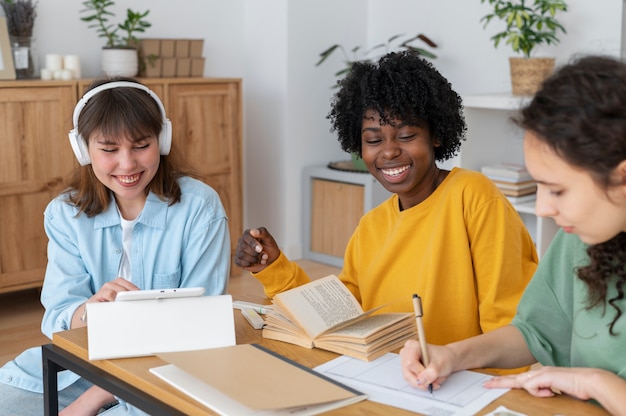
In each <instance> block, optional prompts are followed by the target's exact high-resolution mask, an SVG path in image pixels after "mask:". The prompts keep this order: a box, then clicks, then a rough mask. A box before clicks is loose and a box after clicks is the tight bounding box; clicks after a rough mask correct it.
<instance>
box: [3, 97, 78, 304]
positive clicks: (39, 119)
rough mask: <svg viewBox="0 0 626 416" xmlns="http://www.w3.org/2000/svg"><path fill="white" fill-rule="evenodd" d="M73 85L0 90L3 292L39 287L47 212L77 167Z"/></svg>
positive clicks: (44, 253) (43, 256)
mask: <svg viewBox="0 0 626 416" xmlns="http://www.w3.org/2000/svg"><path fill="white" fill-rule="evenodd" d="M75 100H76V87H75V86H73V85H65V86H58V87H57V86H54V87H34V86H28V87H4V88H0V147H1V148H2V151H1V152H0V237H1V238H0V292H6V291H12V290H19V289H24V288H29V287H38V286H41V284H42V282H43V277H44V272H45V267H46V262H47V257H46V245H47V238H46V235H45V232H44V228H43V211H44V209H45V207H46V205H47V204H48V202H50V200H51V199H52V198H53V197H54V196H55V195H56V194H57V193H58V191H59V189H58V185H60V184H61V181H62V180H63V179H64V177H65V176H66V175H67V174H68V173H69V171H70V170H71V169H72V168H74V167H75V166H76V163H75V160H74V156H73V153H72V150H71V147H70V145H69V143H68V139H67V134H68V132H69V130H70V129H71V127H72V125H71V124H72V121H71V116H72V111H73V108H74V102H75Z"/></svg>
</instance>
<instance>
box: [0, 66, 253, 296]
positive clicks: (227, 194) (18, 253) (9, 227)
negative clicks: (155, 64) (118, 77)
mask: <svg viewBox="0 0 626 416" xmlns="http://www.w3.org/2000/svg"><path fill="white" fill-rule="evenodd" d="M141 81H142V82H143V83H145V84H146V85H148V86H149V87H150V88H151V89H153V90H154V92H155V93H156V94H157V95H159V97H160V98H161V100H162V101H163V104H164V106H165V108H166V112H167V115H168V118H169V119H170V120H171V121H172V127H173V146H174V147H176V149H177V150H178V151H179V152H180V153H181V154H182V155H183V157H184V158H186V160H187V161H188V162H189V163H190V164H191V165H192V167H193V168H194V169H195V170H196V171H197V173H198V174H199V175H200V177H201V179H202V180H204V181H205V182H207V183H208V184H209V185H211V186H212V187H213V188H214V189H215V190H216V191H217V192H218V193H219V195H220V198H221V200H222V203H223V204H224V207H225V209H226V213H227V215H228V218H229V228H230V235H231V254H232V252H234V248H235V247H236V244H237V239H238V238H239V236H240V235H241V232H242V231H243V229H242V222H243V219H242V218H243V214H242V209H243V206H242V179H241V178H242V172H241V131H242V117H241V80H240V79H208V78H173V79H167V78H146V79H142V80H141ZM89 83H90V80H80V81H39V80H32V81H3V82H0V146H1V147H2V151H1V152H0V293H2V292H9V291H15V290H20V289H26V288H32V287H39V286H41V284H42V282H43V277H44V273H45V267H46V262H47V257H46V246H47V238H46V235H45V232H44V229H43V211H44V208H45V207H46V205H47V204H48V202H49V201H50V200H51V199H52V198H53V197H54V196H55V195H56V194H57V192H58V188H57V185H59V184H60V183H61V181H62V180H63V179H64V177H65V176H66V175H67V174H68V173H69V172H70V171H71V170H72V169H73V168H74V167H76V166H77V163H76V161H75V159H74V155H73V153H72V151H71V148H70V146H69V143H68V138H67V134H68V132H69V131H70V130H71V128H72V127H73V126H72V112H73V110H74V106H75V105H76V102H77V101H78V98H79V96H80V95H79V94H82V92H83V91H84V89H85V88H86V86H87V85H88V84H89ZM231 259H232V257H231ZM235 270H236V269H235V268H234V267H233V271H235Z"/></svg>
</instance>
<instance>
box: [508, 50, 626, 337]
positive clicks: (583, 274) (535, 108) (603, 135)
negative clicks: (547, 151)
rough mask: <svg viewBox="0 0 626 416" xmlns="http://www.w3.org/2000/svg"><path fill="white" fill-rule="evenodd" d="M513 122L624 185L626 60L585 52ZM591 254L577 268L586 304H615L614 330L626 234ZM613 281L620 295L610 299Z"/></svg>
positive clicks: (595, 174)
mask: <svg viewBox="0 0 626 416" xmlns="http://www.w3.org/2000/svg"><path fill="white" fill-rule="evenodd" d="M514 121H515V122H516V123H517V124H518V125H519V126H521V127H522V128H524V129H527V130H530V131H532V132H533V133H535V135H536V136H537V138H538V139H539V140H541V141H542V142H544V143H545V144H546V145H548V146H549V147H550V148H551V149H552V150H553V151H554V152H555V153H556V154H557V155H559V156H560V157H561V158H562V159H563V160H565V161H566V162H567V163H568V164H570V165H572V166H576V167H579V168H581V169H584V170H585V171H586V172H588V173H589V174H590V175H591V177H592V178H593V180H594V181H595V182H596V183H597V184H598V185H599V186H600V187H601V188H602V189H604V190H605V191H607V190H608V189H609V188H610V187H612V186H617V185H624V184H623V183H621V181H622V180H623V179H616V177H615V175H612V173H613V172H614V171H615V168H616V167H617V166H618V165H619V164H620V163H621V162H623V161H624V160H626V65H624V64H623V63H621V62H620V61H618V60H617V59H615V58H610V57H603V56H586V57H582V58H579V59H576V60H574V61H573V62H571V63H569V64H568V65H565V66H563V67H562V68H560V69H559V70H558V71H557V72H556V73H555V74H554V75H553V76H552V77H550V78H549V79H548V80H546V81H545V82H544V84H543V86H542V88H541V89H540V91H539V92H537V94H536V95H535V97H534V98H533V100H532V101H531V102H530V104H529V105H528V106H527V107H526V108H524V109H523V110H522V111H521V113H520V115H519V116H517V117H516V118H514ZM618 181H619V182H618ZM587 253H588V255H589V258H590V262H589V264H588V265H586V266H583V267H579V268H578V269H577V274H578V277H579V278H580V279H581V280H582V281H583V282H585V283H586V285H587V287H588V289H589V295H588V300H587V302H588V303H587V308H589V309H590V308H593V307H595V306H598V305H602V306H603V307H604V308H606V307H607V306H608V305H610V306H611V307H612V308H613V309H614V310H615V312H616V313H615V318H614V319H613V321H612V322H611V324H610V325H609V332H610V333H611V334H613V335H614V332H613V329H614V327H615V323H616V322H617V320H618V319H619V318H620V317H621V315H622V313H623V311H622V310H621V309H620V308H619V306H618V302H619V301H620V300H622V299H624V283H625V282H626V264H624V259H626V233H624V232H621V233H619V234H618V235H616V236H615V237H613V238H612V239H611V240H609V241H606V242H604V243H600V244H594V245H591V246H589V247H588V249H587ZM610 284H611V285H613V284H614V285H615V288H616V289H617V295H616V296H614V297H611V298H608V299H607V291H608V287H609V285H610Z"/></svg>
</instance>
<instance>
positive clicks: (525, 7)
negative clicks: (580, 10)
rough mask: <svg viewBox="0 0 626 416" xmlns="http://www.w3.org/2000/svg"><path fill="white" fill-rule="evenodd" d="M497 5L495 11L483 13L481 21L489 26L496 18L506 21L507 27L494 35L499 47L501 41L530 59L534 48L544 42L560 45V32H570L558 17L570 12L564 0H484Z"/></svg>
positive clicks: (492, 38) (485, 25)
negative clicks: (559, 13)
mask: <svg viewBox="0 0 626 416" xmlns="http://www.w3.org/2000/svg"><path fill="white" fill-rule="evenodd" d="M485 1H487V2H488V3H489V4H490V5H492V6H493V13H489V14H487V15H485V16H483V17H482V18H481V19H480V21H481V22H484V25H483V27H487V25H488V24H489V22H491V20H492V19H493V18H494V17H497V18H498V19H500V20H502V21H503V22H504V23H505V24H506V28H505V29H504V30H503V31H501V32H498V33H496V34H495V35H494V36H492V37H491V40H492V41H493V42H494V46H495V47H496V48H497V47H498V45H499V44H500V42H501V41H503V40H504V41H505V42H506V44H507V45H511V48H512V49H513V52H515V53H521V54H522V55H523V56H524V57H525V58H530V54H531V52H532V50H533V49H534V48H535V47H536V46H537V45H540V44H543V43H545V44H547V45H551V44H557V43H559V39H558V37H557V33H558V32H559V31H560V32H563V33H566V31H565V28H564V27H563V26H562V25H561V24H560V23H559V22H558V21H557V20H556V18H555V16H556V14H557V12H559V11H562V12H564V11H567V5H566V4H565V1H564V0H533V1H532V4H531V1H526V0H480V2H481V3H484V2H485Z"/></svg>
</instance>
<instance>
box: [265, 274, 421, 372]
mask: <svg viewBox="0 0 626 416" xmlns="http://www.w3.org/2000/svg"><path fill="white" fill-rule="evenodd" d="M272 303H273V304H274V307H273V308H272V311H270V312H269V313H268V314H267V315H265V326H264V327H263V337H264V338H268V339H275V340H278V341H284V342H289V343H291V344H296V345H300V346H302V347H306V348H313V347H317V348H321V349H324V350H328V351H333V352H336V353H338V354H344V355H348V356H351V357H354V358H359V359H361V360H365V361H371V360H373V359H375V358H377V357H380V356H381V355H383V354H386V353H388V352H390V351H393V350H395V349H397V348H400V347H402V346H403V345H404V343H405V341H406V340H407V339H409V338H417V330H416V326H415V316H414V315H413V314H412V313H379V314H374V312H376V311H377V310H379V309H380V308H382V306H381V307H379V308H376V309H372V310H370V311H368V312H364V311H363V309H362V308H361V305H359V302H358V301H357V300H356V298H355V297H354V295H352V293H351V292H350V290H348V288H347V287H346V286H345V285H344V284H343V283H342V282H341V280H339V278H338V277H337V276H335V275H330V276H326V277H324V278H321V279H318V280H314V281H312V282H310V283H307V284H306V285H302V286H299V287H296V288H294V289H290V290H287V291H285V292H282V293H279V294H278V295H276V296H274V299H273V300H272ZM383 306H384V305H383Z"/></svg>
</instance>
